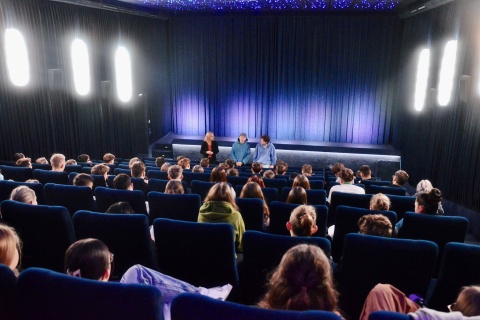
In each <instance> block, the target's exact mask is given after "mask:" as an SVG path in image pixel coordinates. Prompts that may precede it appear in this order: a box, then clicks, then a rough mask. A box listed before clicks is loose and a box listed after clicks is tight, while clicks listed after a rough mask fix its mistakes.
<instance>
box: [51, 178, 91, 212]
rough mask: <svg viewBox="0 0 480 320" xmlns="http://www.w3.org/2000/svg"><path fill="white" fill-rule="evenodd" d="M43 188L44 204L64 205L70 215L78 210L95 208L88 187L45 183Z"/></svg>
mask: <svg viewBox="0 0 480 320" xmlns="http://www.w3.org/2000/svg"><path fill="white" fill-rule="evenodd" d="M44 188H45V202H46V204H47V205H49V206H62V207H65V208H67V210H68V212H69V213H70V216H73V214H74V213H75V212H77V211H78V210H94V208H95V202H94V200H93V191H92V189H90V187H77V186H68V185H63V184H54V183H47V184H46V185H45V187H44Z"/></svg>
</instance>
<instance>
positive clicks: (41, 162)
mask: <svg viewBox="0 0 480 320" xmlns="http://www.w3.org/2000/svg"><path fill="white" fill-rule="evenodd" d="M35 163H38V164H48V160H47V158H45V157H40V158H37V160H35Z"/></svg>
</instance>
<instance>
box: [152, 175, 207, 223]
mask: <svg viewBox="0 0 480 320" xmlns="http://www.w3.org/2000/svg"><path fill="white" fill-rule="evenodd" d="M149 184H150V182H149ZM147 199H148V204H149V207H150V214H149V219H150V224H153V221H154V220H155V219H156V218H166V219H174V220H182V221H191V222H197V220H198V213H199V211H200V207H201V206H202V199H201V197H200V195H198V194H194V193H192V194H166V193H160V192H154V191H152V192H149V193H148V196H147Z"/></svg>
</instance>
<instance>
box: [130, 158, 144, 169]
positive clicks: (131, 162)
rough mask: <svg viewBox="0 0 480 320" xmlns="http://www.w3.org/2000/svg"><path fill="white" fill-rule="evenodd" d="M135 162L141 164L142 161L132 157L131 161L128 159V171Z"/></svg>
mask: <svg viewBox="0 0 480 320" xmlns="http://www.w3.org/2000/svg"><path fill="white" fill-rule="evenodd" d="M135 162H142V160H141V159H140V158H138V157H133V158H132V159H130V161H129V162H128V167H129V168H130V169H132V165H133V164H134V163H135Z"/></svg>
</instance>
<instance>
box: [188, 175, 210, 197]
mask: <svg viewBox="0 0 480 320" xmlns="http://www.w3.org/2000/svg"><path fill="white" fill-rule="evenodd" d="M214 185H215V182H206V181H199V180H193V181H192V183H191V186H192V193H195V194H198V195H200V197H201V198H202V200H203V199H205V197H206V196H207V194H208V191H210V188H211V187H213V186H214Z"/></svg>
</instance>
